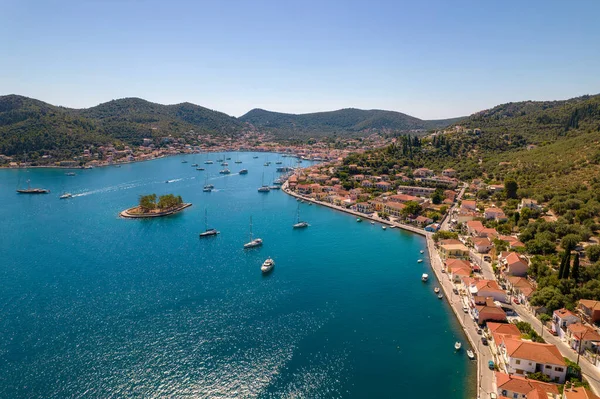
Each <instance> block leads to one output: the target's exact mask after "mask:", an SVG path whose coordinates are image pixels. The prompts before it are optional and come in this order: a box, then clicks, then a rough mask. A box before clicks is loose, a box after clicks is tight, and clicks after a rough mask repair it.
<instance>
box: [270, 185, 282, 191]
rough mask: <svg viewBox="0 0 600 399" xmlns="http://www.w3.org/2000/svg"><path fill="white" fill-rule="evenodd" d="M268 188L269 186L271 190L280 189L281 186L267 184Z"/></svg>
mask: <svg viewBox="0 0 600 399" xmlns="http://www.w3.org/2000/svg"><path fill="white" fill-rule="evenodd" d="M269 188H270V189H271V190H281V187H280V186H275V185H273V186H269Z"/></svg>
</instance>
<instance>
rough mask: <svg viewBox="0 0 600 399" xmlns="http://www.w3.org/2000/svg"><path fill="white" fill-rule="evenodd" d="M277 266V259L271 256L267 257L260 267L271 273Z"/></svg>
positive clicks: (263, 270)
mask: <svg viewBox="0 0 600 399" xmlns="http://www.w3.org/2000/svg"><path fill="white" fill-rule="evenodd" d="M274 267H275V261H274V260H273V259H271V258H267V260H265V261H264V262H263V264H262V266H261V267H260V271H261V272H263V273H269V272H270V271H271V270H273V268H274Z"/></svg>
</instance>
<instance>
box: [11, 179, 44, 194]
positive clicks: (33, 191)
mask: <svg viewBox="0 0 600 399" xmlns="http://www.w3.org/2000/svg"><path fill="white" fill-rule="evenodd" d="M30 183H31V181H30V180H27V188H18V189H17V193H19V194H48V193H49V192H50V190H47V189H45V188H31V185H30Z"/></svg>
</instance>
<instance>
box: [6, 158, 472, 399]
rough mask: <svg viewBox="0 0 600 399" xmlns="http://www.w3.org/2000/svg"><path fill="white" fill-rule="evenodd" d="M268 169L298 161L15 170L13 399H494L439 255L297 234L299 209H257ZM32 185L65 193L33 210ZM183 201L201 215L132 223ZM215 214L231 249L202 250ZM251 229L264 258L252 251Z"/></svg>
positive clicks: (334, 218) (334, 216) (357, 228)
mask: <svg viewBox="0 0 600 399" xmlns="http://www.w3.org/2000/svg"><path fill="white" fill-rule="evenodd" d="M224 156H225V157H231V158H232V159H236V156H237V154H232V153H230V154H225V155H224ZM254 156H258V158H254ZM266 156H268V157H269V161H271V162H273V163H274V162H277V161H282V162H283V163H284V164H287V163H291V162H295V160H290V159H289V158H287V159H286V158H280V156H279V155H277V154H264V153H250V152H247V153H240V154H239V159H240V160H241V161H242V163H241V164H239V165H231V166H229V168H230V169H231V174H228V175H220V174H219V173H218V172H219V170H221V169H222V167H221V166H220V165H219V164H217V163H215V164H205V161H206V160H208V159H211V160H213V161H215V160H216V157H215V155H214V154H210V158H209V156H207V155H205V154H198V155H195V156H194V155H187V156H186V157H185V159H186V160H187V161H188V162H189V163H182V162H181V161H182V159H183V158H182V157H168V158H163V159H159V160H155V161H152V162H144V163H132V164H126V165H122V167H121V168H112V167H106V168H101V169H92V170H81V171H79V172H78V174H77V176H74V177H67V176H65V174H64V170H58V169H57V170H53V169H36V170H27V169H19V170H14V169H13V170H1V171H0V201H2V204H3V206H2V208H1V209H0V215H1V217H2V220H3V228H2V229H0V253H1V254H2V262H1V263H0V277H1V278H2V285H1V286H0V287H1V288H0V304H1V307H0V309H1V311H0V328H2V331H3V337H4V339H3V340H2V342H1V343H0V348H1V349H0V353H1V355H0V356H1V357H2V362H1V365H0V371H1V374H0V375H1V376H0V380H1V381H0V397H10V398H63V397H96V398H104V397H132V396H135V397H194V398H195V397H211V398H212V397H214V398H232V397H243V398H246V397H259V398H270V397H272V398H276V397H310V398H319V397H322V398H337V397H352V398H364V397H420V398H435V397H444V398H456V399H458V398H470V397H474V396H476V393H475V385H476V380H477V376H476V370H475V365H476V363H475V362H471V361H469V360H468V358H467V356H466V354H465V350H466V349H468V347H469V344H468V342H467V340H466V339H465V336H464V333H463V331H462V329H461V326H460V324H459V323H458V322H457V320H456V319H455V318H454V316H453V315H452V311H451V309H450V307H449V305H448V303H447V301H446V300H444V301H440V300H438V298H437V297H436V295H435V294H434V292H433V288H434V286H435V284H436V283H437V282H436V281H435V280H434V279H431V281H430V282H429V283H422V282H421V279H420V277H421V275H422V274H423V273H430V271H431V268H430V265H429V258H428V256H427V252H426V253H425V254H423V255H422V254H420V253H419V251H421V250H425V251H426V250H427V244H426V240H425V238H424V237H422V236H420V235H417V234H413V233H411V232H407V231H402V230H400V229H394V230H389V229H388V231H383V230H382V229H381V225H380V224H379V223H377V224H375V225H371V224H370V223H357V222H356V217H355V216H350V215H345V214H343V213H340V212H331V210H329V209H327V208H325V207H322V206H307V204H302V203H301V204H300V212H301V215H302V219H303V220H305V221H307V222H308V224H309V227H308V228H305V229H293V228H292V226H293V224H294V223H296V221H297V219H296V218H297V207H298V201H296V199H295V198H294V197H291V196H288V195H286V194H285V193H283V192H281V191H279V190H278V191H271V192H268V193H258V192H257V188H258V187H260V186H261V184H262V176H263V174H264V180H265V182H267V180H268V182H269V183H270V182H272V180H274V178H276V177H277V176H278V174H277V173H275V165H272V166H263V164H264V163H265V157H266ZM194 163H198V164H200V165H203V166H205V167H206V168H205V170H204V171H199V170H196V169H195V168H193V167H191V166H190V164H194ZM307 164H310V163H308V162H306V161H305V163H303V166H304V165H307ZM294 166H295V165H294ZM242 168H244V169H248V174H247V175H239V174H238V171H239V170H240V169H242ZM27 180H31V183H32V185H35V186H36V187H43V188H46V189H49V190H50V192H51V193H50V194H48V195H44V196H19V195H17V194H16V193H15V187H18V186H19V184H21V185H22V184H24V182H25V181H27ZM167 181H168V182H169V184H166V182H167ZM206 181H208V182H209V183H210V184H212V185H214V189H213V190H212V192H203V186H204V185H205V182H206ZM65 191H68V192H69V193H72V198H68V199H63V200H59V198H58V197H59V195H60V193H62V192H65ZM169 192H176V193H177V194H181V196H182V197H183V198H184V199H185V202H186V203H191V204H193V206H192V207H189V208H188V209H186V210H185V211H184V212H181V213H179V214H176V215H171V216H168V217H164V218H158V219H148V220H130V219H123V218H119V212H121V211H122V210H123V209H126V208H128V207H131V205H132V204H135V203H136V201H137V200H138V198H139V196H140V195H143V194H147V193H156V194H157V195H162V194H166V193H169ZM205 212H206V214H207V219H208V222H207V225H208V226H207V227H210V228H215V229H217V230H219V231H220V234H219V235H217V236H214V237H209V238H205V239H201V240H200V239H199V238H198V233H200V232H202V231H204V230H205V227H206V226H205ZM250 217H252V226H251V228H252V232H253V234H254V235H255V236H256V237H261V239H262V240H263V242H264V244H263V245H262V246H260V247H258V248H253V249H246V250H244V248H243V245H244V243H246V242H248V236H249V232H250V231H249V220H250ZM269 257H271V258H272V259H273V260H274V261H275V262H276V264H277V265H276V267H275V268H274V269H273V271H272V272H271V273H270V274H268V275H263V274H262V273H261V265H262V264H263V262H264V261H265V260H266V259H267V258H269ZM419 258H423V259H424V262H422V263H417V260H418V259H419ZM456 341H461V342H462V344H463V345H462V347H463V350H462V351H460V352H458V353H455V350H454V343H455V342H456ZM433 376H435V378H436V383H435V384H432V383H431V378H432V377H433Z"/></svg>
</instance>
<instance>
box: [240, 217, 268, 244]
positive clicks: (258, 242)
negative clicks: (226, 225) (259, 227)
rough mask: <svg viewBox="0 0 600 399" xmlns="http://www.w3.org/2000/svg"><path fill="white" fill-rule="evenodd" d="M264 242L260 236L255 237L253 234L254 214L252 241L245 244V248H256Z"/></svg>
mask: <svg viewBox="0 0 600 399" xmlns="http://www.w3.org/2000/svg"><path fill="white" fill-rule="evenodd" d="M262 244H263V240H262V239H260V238H254V237H253V236H252V216H250V241H248V242H247V243H245V244H244V248H245V249H248V248H256V247H260V246H261V245H262Z"/></svg>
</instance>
